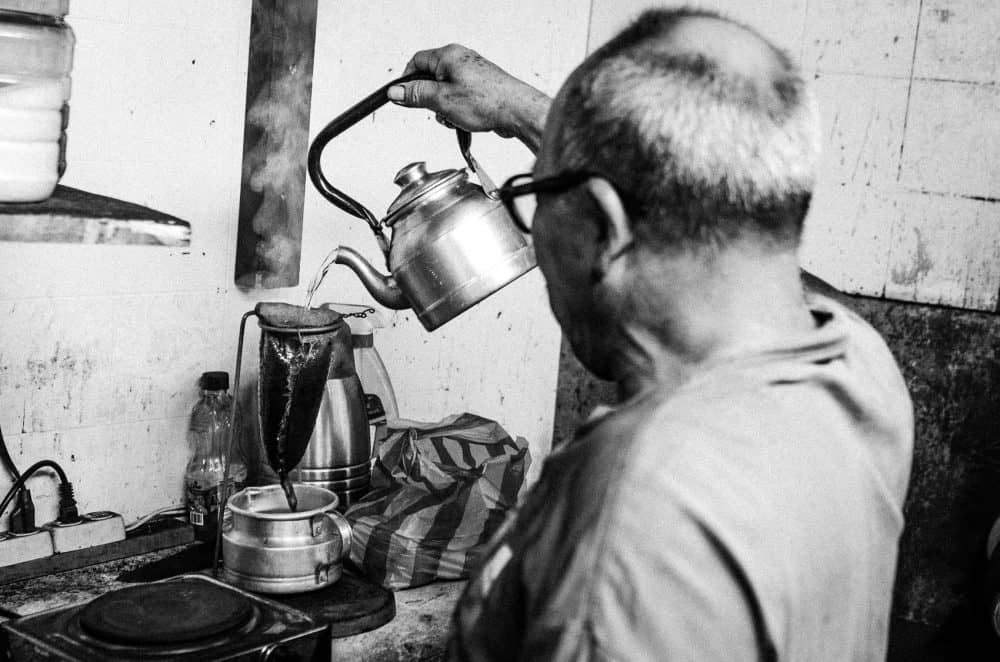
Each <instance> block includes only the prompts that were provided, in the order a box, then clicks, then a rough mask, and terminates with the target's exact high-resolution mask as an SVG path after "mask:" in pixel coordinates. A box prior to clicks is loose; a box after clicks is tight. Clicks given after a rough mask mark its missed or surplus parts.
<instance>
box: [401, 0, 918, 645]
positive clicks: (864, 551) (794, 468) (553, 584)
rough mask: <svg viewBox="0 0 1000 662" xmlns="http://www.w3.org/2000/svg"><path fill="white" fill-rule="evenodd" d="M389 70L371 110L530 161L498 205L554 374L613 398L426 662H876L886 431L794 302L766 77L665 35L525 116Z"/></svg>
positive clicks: (464, 55) (882, 393) (791, 113)
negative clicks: (437, 661) (597, 386)
mask: <svg viewBox="0 0 1000 662" xmlns="http://www.w3.org/2000/svg"><path fill="white" fill-rule="evenodd" d="M409 69H410V70H427V71H432V72H434V73H435V74H436V76H435V77H436V81H419V82H413V83H407V84H406V85H404V86H401V87H399V88H395V89H392V90H390V92H389V96H390V98H391V99H393V100H394V101H396V102H398V103H402V104H404V105H409V106H420V107H426V108H430V109H432V110H434V111H435V112H437V113H438V114H439V119H441V120H442V121H444V122H448V123H450V124H454V125H457V126H461V127H463V128H466V129H469V130H494V131H497V132H498V133H500V134H501V135H505V136H516V137H518V138H520V139H521V140H522V141H523V142H525V144H527V145H528V146H529V147H531V148H538V160H537V162H536V164H535V168H534V173H533V174H532V175H530V176H522V177H519V178H513V179H512V180H511V181H510V182H508V184H507V185H505V186H504V187H503V190H502V192H501V194H502V197H503V199H504V200H505V201H506V202H507V203H508V206H509V207H510V208H511V211H512V213H513V214H514V215H515V220H516V221H517V222H518V223H519V224H521V225H522V226H523V229H524V230H526V231H530V233H531V236H532V237H533V238H534V245H535V250H536V252H537V255H538V263H539V266H540V267H541V270H542V273H543V275H544V276H545V280H546V283H547V286H548V293H549V300H550V303H551V307H552V310H553V312H554V314H555V316H556V318H557V320H558V321H559V324H560V325H561V327H562V329H563V332H564V333H565V335H566V337H567V339H568V340H569V342H570V343H571V345H572V347H573V350H574V352H575V353H576V355H577V356H578V357H579V358H580V360H581V362H582V363H583V364H584V365H585V366H587V368H588V369H590V370H591V371H593V373H594V374H596V375H598V376H600V377H603V378H607V379H613V380H615V381H616V382H617V383H618V385H619V388H620V393H621V402H620V403H619V404H618V405H617V406H616V407H615V408H613V409H610V410H608V411H604V412H602V413H600V414H598V415H595V416H594V417H592V419H591V420H589V421H588V422H587V423H586V424H585V425H584V426H583V427H582V428H581V429H580V430H579V431H578V433H577V435H576V437H575V438H574V439H573V440H572V441H569V442H567V443H565V444H563V445H561V446H559V447H557V448H555V449H554V450H553V452H552V454H551V455H550V456H549V457H548V458H547V460H546V462H545V465H544V468H543V471H542V475H541V478H540V479H539V481H538V483H537V484H536V485H535V486H534V487H533V488H532V490H531V491H530V493H529V494H528V495H527V497H526V499H525V501H524V503H523V504H522V505H521V507H520V508H519V510H518V512H517V513H516V516H515V517H513V518H512V519H511V520H510V521H509V522H508V523H507V525H505V527H504V529H503V530H502V531H501V533H500V535H499V536H498V537H497V539H496V540H495V543H494V545H493V548H492V550H491V551H490V553H489V554H488V555H487V556H486V557H485V559H484V563H483V565H482V567H481V569H480V570H479V572H478V574H476V575H475V576H474V577H473V579H472V580H471V581H470V584H469V587H468V589H467V591H466V594H465V595H464V596H463V598H462V599H461V601H460V603H459V605H458V607H457V609H456V613H455V617H454V623H453V625H454V632H453V639H452V643H451V652H452V654H453V657H456V658H458V659H472V660H498V659H525V660H528V659H530V660H536V659H545V660H605V659H609V660H623V661H632V660H668V661H674V660H692V661H699V662H705V661H710V660H719V661H722V660H725V661H727V662H732V661H734V660H801V661H803V662H823V661H830V662H845V661H853V660H881V659H883V658H884V655H885V650H886V640H887V622H888V617H889V606H890V599H891V593H892V582H893V576H894V570H895V565H896V549H897V541H898V538H899V534H900V531H901V529H902V526H903V519H902V513H901V508H902V504H903V499H904V496H905V492H906V485H907V480H908V475H909V468H910V457H911V449H912V438H913V421H912V407H911V404H910V400H909V397H908V395H907V392H906V388H905V385H904V383H903V380H902V378H901V377H900V374H899V371H898V369H897V367H896V365H895V363H894V361H893V359H892V356H891V355H890V353H889V351H888V349H887V348H886V346H885V344H884V343H883V341H882V340H881V338H879V336H878V335H877V334H876V333H875V331H873V330H872V329H871V328H870V327H869V326H867V325H866V324H865V323H864V322H863V321H862V320H860V319H859V318H858V317H857V316H855V315H854V314H853V313H851V312H849V311H848V310H846V309H845V308H843V307H841V306H839V305H837V304H836V303H834V302H833V301H830V300H828V299H825V298H823V297H820V296H815V295H809V296H805V295H804V294H803V290H802V286H801V283H800V280H799V267H798V261H797V255H796V253H797V246H798V243H799V237H800V234H801V230H802V222H803V218H804V216H805V214H806V209H807V207H808V204H809V200H810V194H811V189H812V186H813V181H814V177H815V168H816V163H817V143H818V135H817V134H818V127H817V119H816V116H815V114H814V110H813V106H812V103H811V101H810V97H809V94H808V91H807V89H806V86H805V84H804V83H803V81H802V79H801V77H800V76H799V74H798V73H797V72H796V69H795V67H794V66H793V64H792V63H791V62H790V60H789V59H788V57H787V56H786V55H784V54H783V53H782V52H780V51H778V50H777V49H775V48H774V47H773V46H771V45H770V44H769V43H767V42H766V41H765V40H764V39H763V38H762V37H760V36H759V35H758V34H757V33H755V32H754V31H752V30H750V29H748V28H746V27H744V26H742V25H738V24H736V23H734V22H731V21H728V20H725V19H722V18H720V17H718V16H717V15H715V14H713V13H710V12H703V11H694V10H674V11H652V12H647V13H645V14H643V15H642V16H641V17H640V18H639V19H638V20H637V21H636V22H635V23H634V24H633V25H632V26H631V27H629V28H627V29H626V30H625V31H623V32H622V33H620V34H619V35H618V36H616V37H615V38H614V39H612V40H611V41H610V42H609V43H608V44H606V45H605V46H604V47H602V48H601V49H600V50H598V51H597V52H595V53H594V54H593V55H591V56H590V57H589V58H587V60H586V61H585V62H584V63H583V64H581V65H580V67H579V68H577V69H576V71H574V72H573V74H572V75H571V76H570V78H569V79H568V80H567V81H566V83H565V84H564V85H563V87H562V89H561V90H560V91H559V94H558V96H557V97H556V99H555V101H554V102H552V103H551V107H550V104H549V102H548V99H546V98H545V97H544V95H542V94H541V93H539V92H538V91H537V90H534V89H532V88H530V87H528V86H527V85H526V84H524V83H522V82H520V81H517V80H515V79H513V78H511V77H510V76H508V75H507V74H505V73H504V72H502V71H501V70H500V69H498V68H497V67H495V66H494V65H492V64H491V63H489V62H487V61H485V60H483V59H482V58H480V57H479V56H478V55H477V54H475V53H474V52H472V51H469V50H467V49H464V48H462V47H459V46H448V47H445V48H442V49H437V50H432V51H422V52H420V53H418V54H416V55H415V56H414V58H413V60H412V61H411V63H410V66H409ZM546 114H547V119H546V120H545V123H544V131H542V130H541V127H542V118H543V117H545V116H546ZM531 195H534V196H535V197H537V208H536V209H535V211H534V214H533V218H532V217H528V216H525V215H523V214H519V213H518V203H519V202H521V201H523V199H524V198H525V197H527V196H531Z"/></svg>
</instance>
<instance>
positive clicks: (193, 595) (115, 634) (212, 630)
mask: <svg viewBox="0 0 1000 662" xmlns="http://www.w3.org/2000/svg"><path fill="white" fill-rule="evenodd" d="M253 613H254V609H253V606H252V605H251V603H250V601H249V600H247V598H246V597H245V596H243V595H241V594H239V593H235V592H233V591H230V590H227V589H225V588H222V587H220V586H217V585H215V584H212V583H209V582H205V581H199V580H197V579H179V580H175V581H170V582H162V583H155V584H141V585H137V586H130V587H128V588H123V589H120V590H117V591H113V592H111V593H106V594H104V595H102V596H101V597H99V598H96V599H95V600H93V601H92V602H90V603H88V604H87V605H86V606H84V607H83V609H82V610H80V613H79V623H80V627H81V628H82V629H83V630H84V631H85V632H86V633H87V634H89V635H91V636H94V637H98V638H100V639H103V640H107V641H110V642H115V643H122V644H149V645H166V644H179V643H184V642H191V641H194V640H197V639H204V638H206V637H213V636H217V635H221V634H224V633H226V632H229V631H230V630H233V629H236V628H238V627H240V626H242V625H244V624H245V623H246V622H247V621H249V620H250V618H251V617H252V616H253Z"/></svg>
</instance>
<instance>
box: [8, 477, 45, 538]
mask: <svg viewBox="0 0 1000 662" xmlns="http://www.w3.org/2000/svg"><path fill="white" fill-rule="evenodd" d="M37 528H38V527H36V526H35V503H34V501H32V500H31V492H30V491H29V490H28V488H26V487H25V488H22V489H21V491H20V492H18V493H17V501H16V503H15V505H14V510H12V511H11V513H10V532H11V533H16V534H25V533H32V532H34V531H35V530H37Z"/></svg>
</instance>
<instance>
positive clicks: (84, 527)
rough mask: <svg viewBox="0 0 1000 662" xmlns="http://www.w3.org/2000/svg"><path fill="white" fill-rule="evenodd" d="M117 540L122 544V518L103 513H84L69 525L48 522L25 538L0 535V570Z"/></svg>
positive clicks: (24, 536)
mask: <svg viewBox="0 0 1000 662" xmlns="http://www.w3.org/2000/svg"><path fill="white" fill-rule="evenodd" d="M120 540H125V522H124V520H123V519H122V516H121V515H119V514H118V513H112V512H109V511H106V510H105V511H98V512H93V513H86V514H84V515H81V516H80V521H79V522H74V523H72V524H62V523H60V522H49V523H48V524H44V525H42V526H41V527H40V528H39V529H38V530H37V531H33V532H32V533H28V534H24V535H18V534H11V533H2V534H0V567H2V566H8V565H14V564H16V563H23V562H25V561H33V560H35V559H40V558H45V557H47V556H52V555H53V554H61V553H63V552H72V551H75V550H78V549H84V548H86V547H96V546H97V545H106V544H108V543H112V542H118V541H120Z"/></svg>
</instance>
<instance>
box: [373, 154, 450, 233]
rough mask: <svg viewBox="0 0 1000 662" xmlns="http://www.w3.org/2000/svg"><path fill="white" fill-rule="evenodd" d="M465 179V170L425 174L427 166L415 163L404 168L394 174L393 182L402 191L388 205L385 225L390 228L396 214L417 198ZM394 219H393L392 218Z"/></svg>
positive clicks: (396, 217)
mask: <svg viewBox="0 0 1000 662" xmlns="http://www.w3.org/2000/svg"><path fill="white" fill-rule="evenodd" d="M465 177H467V175H466V174H465V170H441V171H439V172H427V164H425V163H424V162H423V161H417V162H416V163H411V164H409V165H407V166H404V167H403V169H402V170H400V171H399V172H398V173H396V177H395V179H393V181H394V182H395V183H396V184H398V185H399V186H400V188H402V189H403V190H402V191H400V192H399V196H398V197H397V198H396V199H395V200H393V202H392V204H391V205H389V211H388V212H386V219H385V224H386V225H389V226H391V225H392V224H393V223H395V222H396V220H398V213H399V212H401V211H402V210H403V209H404V208H406V207H409V206H411V205H412V204H414V203H415V202H416V201H417V200H418V199H419V198H422V197H423V196H425V195H427V194H428V193H431V192H433V191H436V190H441V189H442V188H443V187H445V186H447V185H448V184H449V183H451V182H455V181H458V180H459V179H463V178H465ZM394 217H395V218H394Z"/></svg>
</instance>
